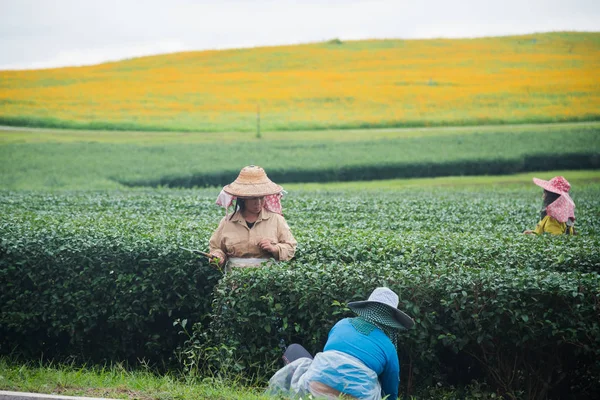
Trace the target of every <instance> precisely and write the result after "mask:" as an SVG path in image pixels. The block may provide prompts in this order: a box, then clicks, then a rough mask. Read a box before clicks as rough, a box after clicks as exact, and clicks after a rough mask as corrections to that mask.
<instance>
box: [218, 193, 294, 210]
mask: <svg viewBox="0 0 600 400" xmlns="http://www.w3.org/2000/svg"><path fill="white" fill-rule="evenodd" d="M282 197H283V194H281V193H277V194H270V195H268V196H265V203H264V206H263V208H264V209H265V210H267V211H271V212H274V213H276V214H279V215H283V212H282V210H281V198H282ZM235 199H236V197H235V196H232V195H230V194H229V193H227V192H225V191H224V190H221V193H219V196H217V201H216V203H217V205H218V206H221V207H223V208H224V209H225V215H226V216H229V207H231V205H232V204H233V200H235Z"/></svg>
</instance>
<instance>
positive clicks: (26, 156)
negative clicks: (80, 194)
mask: <svg viewBox="0 0 600 400" xmlns="http://www.w3.org/2000/svg"><path fill="white" fill-rule="evenodd" d="M346 133H347V135H346ZM599 155H600V123H584V124H556V125H539V126H538V125H531V126H497V127H486V128H475V127H473V128H471V127H469V128H453V129H442V128H438V129H429V130H418V129H414V130H413V129H403V130H384V131H377V132H370V131H366V130H364V131H350V132H346V131H329V132H323V133H321V134H320V135H318V136H317V135H312V136H311V135H308V136H305V133H304V132H286V133H284V134H281V137H279V136H277V135H272V136H271V135H269V136H267V137H264V138H262V139H256V138H252V137H251V136H248V137H244V136H240V137H238V140H232V139H230V140H220V139H219V136H218V135H216V134H213V135H212V136H211V135H204V134H201V133H197V134H190V133H181V134H174V133H172V134H169V135H168V136H166V135H165V134H162V133H136V134H135V135H133V136H129V135H125V134H123V133H109V132H93V131H89V132H76V131H66V132H64V133H63V132H60V131H50V132H48V133H47V132H45V131H0V159H1V160H2V162H1V164H0V188H5V189H36V188H45V189H56V188H63V189H77V188H87V189H110V188H113V189H114V188H123V187H127V186H175V187H193V186H199V187H203V186H219V185H224V184H226V183H228V182H230V181H231V180H233V179H234V178H235V177H236V176H237V173H238V172H239V169H240V168H241V167H242V166H244V165H250V164H255V165H260V166H262V167H264V168H265V170H266V171H267V173H268V174H269V176H270V177H271V178H273V179H275V180H276V181H278V182H281V183H291V182H330V181H358V180H374V179H393V178H415V177H434V176H449V175H484V174H490V175H498V174H510V173H519V172H528V171H544V170H553V169H593V168H600V156H599Z"/></svg>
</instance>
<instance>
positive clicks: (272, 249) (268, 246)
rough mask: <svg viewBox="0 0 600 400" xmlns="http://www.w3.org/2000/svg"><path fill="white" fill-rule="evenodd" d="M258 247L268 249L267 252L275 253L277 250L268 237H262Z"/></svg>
mask: <svg viewBox="0 0 600 400" xmlns="http://www.w3.org/2000/svg"><path fill="white" fill-rule="evenodd" d="M258 247H260V248H261V249H263V250H266V251H268V252H269V253H275V252H276V251H277V246H275V245H274V244H273V243H271V241H270V240H269V239H263V240H261V241H260V242H258Z"/></svg>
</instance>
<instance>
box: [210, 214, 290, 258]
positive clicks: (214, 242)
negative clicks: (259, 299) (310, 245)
mask: <svg viewBox="0 0 600 400" xmlns="http://www.w3.org/2000/svg"><path fill="white" fill-rule="evenodd" d="M262 239H269V240H270V241H271V243H272V244H273V245H275V246H276V247H277V251H276V252H275V253H273V254H271V253H270V252H268V251H266V250H263V249H261V248H260V247H259V246H258V243H259V242H260V241H261V240H262ZM296 245H297V242H296V239H294V236H293V235H292V232H291V231H290V227H289V226H288V224H287V222H286V221H285V219H284V218H283V217H282V216H281V215H279V214H276V213H272V212H270V211H267V210H265V209H263V210H262V211H261V213H260V215H259V217H258V219H257V220H256V222H255V223H254V226H253V227H252V228H248V225H247V224H246V221H245V220H244V217H243V216H242V215H241V213H239V212H237V213H235V214H234V216H233V218H231V220H229V219H228V218H227V217H224V218H223V219H222V220H221V222H220V223H219V227H218V228H217V230H216V231H215V232H214V233H213V235H212V237H211V238H210V242H209V247H210V253H211V254H214V255H216V256H218V257H220V258H224V259H225V260H227V258H229V257H240V258H271V257H273V258H275V259H276V260H280V261H287V260H290V259H291V258H292V257H294V253H295V252H296Z"/></svg>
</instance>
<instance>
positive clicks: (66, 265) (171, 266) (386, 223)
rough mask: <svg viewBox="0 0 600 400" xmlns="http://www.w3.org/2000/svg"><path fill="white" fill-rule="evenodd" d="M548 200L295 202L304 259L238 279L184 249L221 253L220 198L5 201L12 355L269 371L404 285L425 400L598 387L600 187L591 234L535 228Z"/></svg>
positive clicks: (438, 197)
mask: <svg viewBox="0 0 600 400" xmlns="http://www.w3.org/2000/svg"><path fill="white" fill-rule="evenodd" d="M532 186H533V185H532ZM539 192H540V191H539V190H537V188H525V189H519V188H504V189H490V188H488V189H485V190H470V189H461V190H453V189H443V190H442V189H439V188H438V189H419V190H401V191H390V192H386V191H383V192H379V193H367V192H363V193H356V192H327V191H325V192H322V193H316V192H297V193H292V194H290V195H289V196H288V197H287V198H286V199H285V200H284V213H285V217H286V219H287V220H288V222H289V224H290V226H291V228H292V232H293V233H294V235H295V236H296V239H297V240H298V242H299V245H298V249H297V254H296V257H295V258H294V260H292V261H291V262H288V263H279V265H275V266H273V267H271V268H264V269H251V270H244V271H234V273H232V274H230V275H228V276H226V277H225V278H224V279H221V275H220V273H218V272H217V271H215V270H214V269H212V268H211V267H210V266H209V265H208V264H207V263H206V262H205V261H204V260H203V259H201V258H197V257H196V256H194V255H192V254H190V253H188V252H186V251H185V250H182V249H181V246H184V247H189V248H198V249H206V247H207V245H208V239H209V237H210V235H211V233H212V232H213V230H214V229H215V228H216V226H217V224H218V222H219V220H220V218H221V217H222V216H223V211H222V210H220V209H219V208H218V207H216V206H215V205H214V199H215V198H216V195H217V191H216V190H193V191H192V190H153V191H145V190H131V191H125V192H58V193H44V192H0V215H1V217H0V287H1V288H2V290H1V291H0V353H2V354H8V353H12V354H19V355H21V356H22V357H26V358H29V359H39V358H40V357H48V358H67V357H70V358H75V359H77V360H81V361H99V362H104V361H115V360H127V361H131V362H136V361H137V360H138V359H145V360H148V361H149V362H152V363H154V364H157V365H173V363H175V362H179V361H180V360H179V358H178V357H183V361H184V362H185V363H186V364H187V365H188V367H189V366H190V365H192V363H196V364H194V365H195V366H196V367H197V366H198V365H200V364H201V365H202V367H203V368H210V367H211V366H212V365H211V364H213V365H214V364H217V366H218V367H219V368H225V367H226V368H238V369H239V368H243V370H244V372H245V373H247V374H249V375H251V374H253V373H260V374H264V375H268V373H271V372H272V371H273V370H274V369H275V368H277V366H278V365H277V364H278V362H279V359H280V352H281V350H282V347H283V346H285V345H286V344H289V343H291V342H300V343H302V344H303V345H304V346H306V347H307V348H308V349H309V350H310V351H312V352H315V351H318V350H320V349H322V346H323V343H324V341H325V339H326V337H327V332H328V331H329V329H330V328H331V326H332V325H333V324H334V323H335V321H337V320H338V319H339V318H342V317H344V316H349V315H350V314H349V313H348V310H347V309H346V308H345V303H346V302H348V301H351V300H358V299H364V298H366V297H367V296H368V294H369V293H370V291H371V290H372V289H373V288H374V287H376V286H379V285H388V286H390V287H391V288H392V289H394V290H396V291H398V292H399V294H400V296H401V303H402V304H401V307H403V308H404V309H405V310H406V311H407V312H408V313H409V314H411V315H412V316H414V317H415V319H416V321H417V327H416V329H413V330H411V331H409V332H405V333H404V335H403V340H402V348H401V358H402V365H403V369H402V378H403V379H402V382H403V383H402V384H403V385H405V386H404V389H405V390H406V391H407V392H411V391H413V390H416V388H419V387H427V386H430V385H433V384H437V382H440V383H441V384H442V385H451V384H460V385H465V384H470V380H471V379H475V380H476V381H478V382H483V381H487V384H488V385H490V387H493V388H494V390H497V391H498V392H502V393H506V394H512V395H514V396H516V397H519V396H521V395H523V396H524V393H526V392H530V393H531V394H532V396H533V397H535V396H542V395H543V394H544V393H547V394H550V395H552V396H554V397H557V396H560V395H561V394H563V393H565V391H568V392H569V393H579V394H582V393H583V394H586V393H587V394H589V393H597V391H598V388H599V387H600V384H599V383H598V381H597V376H600V375H599V374H598V372H600V371H599V370H598V363H597V361H596V360H597V359H598V356H599V355H600V354H598V352H599V349H600V344H599V343H598V338H599V337H600V333H599V332H598V329H599V328H598V326H599V325H600V318H599V315H600V311H599V306H598V293H599V292H600V290H599V289H600V287H599V283H598V273H599V271H600V243H599V242H600V235H599V234H598V233H599V232H600V196H598V194H599V193H600V187H599V186H598V185H595V184H592V185H587V186H579V187H576V188H574V189H573V198H574V199H575V201H576V203H577V211H576V215H577V227H578V231H579V233H580V235H579V236H575V237H567V236H564V237H562V236H559V237H533V236H525V235H522V234H521V232H522V231H523V230H524V229H526V228H533V226H534V225H535V222H536V221H537V218H538V213H539V209H538V206H539V203H540V200H539V196H540V193H539ZM184 320H185V321H187V324H188V325H187V328H186V329H187V330H188V331H189V334H190V335H191V336H190V337H186V336H185V335H180V334H179V331H180V330H181V325H177V321H184ZM174 323H175V325H176V326H174ZM190 326H193V327H194V328H193V330H190ZM186 339H187V343H184V341H186ZM178 348H179V349H180V350H181V351H179V352H178V355H177V357H176V356H175V353H174V352H175V350H176V349H178ZM550 366H552V368H550ZM511 374H512V375H511ZM519 393H521V394H519Z"/></svg>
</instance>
